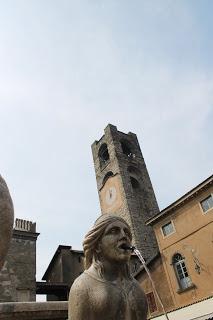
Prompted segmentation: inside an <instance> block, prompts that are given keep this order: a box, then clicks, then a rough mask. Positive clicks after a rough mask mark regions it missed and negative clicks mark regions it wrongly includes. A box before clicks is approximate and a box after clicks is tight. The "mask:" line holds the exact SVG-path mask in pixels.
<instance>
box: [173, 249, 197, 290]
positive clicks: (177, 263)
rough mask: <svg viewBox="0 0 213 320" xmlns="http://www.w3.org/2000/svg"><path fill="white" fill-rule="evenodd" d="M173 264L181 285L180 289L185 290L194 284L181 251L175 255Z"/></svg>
mask: <svg viewBox="0 0 213 320" xmlns="http://www.w3.org/2000/svg"><path fill="white" fill-rule="evenodd" d="M172 264H173V267H174V269H175V274H176V277H177V280H178V283H179V286H180V289H182V290H184V289H186V288H188V287H190V286H191V285H192V282H191V279H190V277H189V274H188V271H187V268H186V264H185V259H184V257H182V255H181V254H180V253H176V254H175V255H174V256H173V259H172Z"/></svg>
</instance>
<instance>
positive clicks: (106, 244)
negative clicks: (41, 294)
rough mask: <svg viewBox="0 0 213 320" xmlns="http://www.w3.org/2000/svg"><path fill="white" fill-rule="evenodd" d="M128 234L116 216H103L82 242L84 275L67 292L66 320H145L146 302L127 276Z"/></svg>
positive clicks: (124, 225)
mask: <svg viewBox="0 0 213 320" xmlns="http://www.w3.org/2000/svg"><path fill="white" fill-rule="evenodd" d="M131 239H132V236H131V231H130V227H129V225H128V224H127V223H126V222H125V220H123V219H122V218H120V217H118V216H117V215H103V216H101V217H100V218H99V219H98V220H97V221H96V223H95V225H94V227H93V228H92V230H90V231H89V232H88V234H87V235H86V237H85V239H84V243H83V247H84V255H85V267H86V271H84V273H82V274H81V275H80V277H78V278H77V279H76V280H75V282H74V284H73V286H72V287H71V290H70V296H69V306H68V315H69V320H85V319H86V320H100V319H101V320H109V319H111V320H124V319H125V320H146V319H147V302H146V298H145V295H144V292H143V290H142V289H141V287H140V285H139V283H138V282H137V281H136V280H135V279H134V278H133V277H132V276H131V275H130V269H129V261H130V256H131V250H129V249H130V246H131Z"/></svg>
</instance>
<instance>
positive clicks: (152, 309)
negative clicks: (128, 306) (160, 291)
mask: <svg viewBox="0 0 213 320" xmlns="http://www.w3.org/2000/svg"><path fill="white" fill-rule="evenodd" d="M146 299H147V303H148V307H149V312H150V313H153V312H155V311H156V310H157V304H156V302H155V296H154V293H153V292H149V293H147V294H146Z"/></svg>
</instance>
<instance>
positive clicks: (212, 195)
mask: <svg viewBox="0 0 213 320" xmlns="http://www.w3.org/2000/svg"><path fill="white" fill-rule="evenodd" d="M210 196H211V197H212V198H213V194H212V193H210V194H209V195H208V196H207V197H205V198H203V199H202V200H200V201H199V206H200V209H201V211H202V214H207V213H208V212H209V211H211V210H212V209H213V207H211V208H209V209H208V210H206V211H204V210H203V207H202V204H201V202H203V201H205V200H206V199H207V198H209V197H210Z"/></svg>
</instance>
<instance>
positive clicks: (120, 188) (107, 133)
mask: <svg viewBox="0 0 213 320" xmlns="http://www.w3.org/2000/svg"><path fill="white" fill-rule="evenodd" d="M92 153H93V159H94V166H95V173H96V180H97V187H98V194H99V199H100V206H101V211H102V214H108V213H115V214H118V215H119V216H120V217H122V218H124V220H126V221H127V223H128V224H129V225H130V227H131V230H132V234H133V244H134V245H135V246H136V247H137V248H138V249H139V250H140V251H141V252H142V254H143V256H144V258H145V259H149V258H151V257H152V256H153V255H154V254H155V253H157V251H158V247H157V242H156V238H155V235H154V232H153V230H152V228H151V227H150V226H146V224H145V221H146V220H147V219H149V218H150V217H152V216H154V215H155V214H156V213H157V212H158V211H159V208H158V204H157V201H156V198H155V194H154V190H153V187H152V184H151V181H150V178H149V174H148V171H147V168H146V164H145V161H144V158H143V156H142V153H141V150H140V146H139V143H138V140H137V136H136V135H135V134H134V133H131V132H129V133H128V134H125V133H123V132H120V131H118V130H117V128H116V127H115V126H113V125H111V124H109V125H108V126H107V127H106V128H105V130H104V135H103V136H102V137H101V139H100V140H99V141H95V142H94V143H93V144H92Z"/></svg>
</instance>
